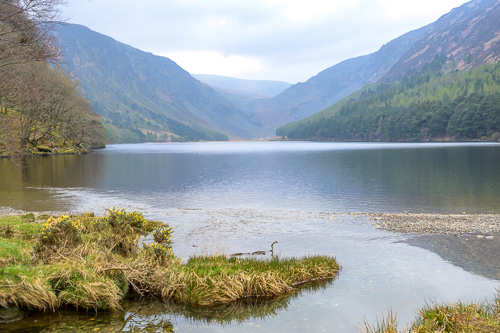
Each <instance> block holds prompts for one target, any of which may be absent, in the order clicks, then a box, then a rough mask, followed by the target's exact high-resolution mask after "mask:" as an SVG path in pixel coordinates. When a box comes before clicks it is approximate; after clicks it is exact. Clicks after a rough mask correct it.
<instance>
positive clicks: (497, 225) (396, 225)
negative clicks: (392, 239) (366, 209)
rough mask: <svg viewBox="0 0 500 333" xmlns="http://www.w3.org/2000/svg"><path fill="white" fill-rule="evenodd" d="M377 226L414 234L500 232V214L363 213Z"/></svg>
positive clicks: (485, 233) (486, 233) (362, 214)
mask: <svg viewBox="0 0 500 333" xmlns="http://www.w3.org/2000/svg"><path fill="white" fill-rule="evenodd" d="M356 215H361V216H367V217H368V218H369V219H370V220H371V221H373V224H374V225H375V227H376V228H378V229H382V230H387V231H393V232H399V233H414V234H443V235H460V234H480V235H483V234H484V235H486V236H485V237H488V235H490V234H500V214H452V215H447V214H401V213H398V214H394V213H391V214H388V213H359V214H356Z"/></svg>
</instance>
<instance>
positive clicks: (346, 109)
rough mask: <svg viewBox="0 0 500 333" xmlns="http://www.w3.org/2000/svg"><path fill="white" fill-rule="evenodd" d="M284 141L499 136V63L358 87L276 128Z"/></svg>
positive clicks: (450, 138)
mask: <svg viewBox="0 0 500 333" xmlns="http://www.w3.org/2000/svg"><path fill="white" fill-rule="evenodd" d="M277 134H278V135H281V136H286V137H288V138H289V139H307V140H350V141H430V140H443V139H447V140H491V141H499V140H500V63H496V64H484V65H481V66H479V67H476V68H475V69H473V70H470V71H466V70H461V71H460V70H447V71H438V72H436V73H434V72H433V71H432V69H431V68H429V69H428V70H426V71H424V72H420V73H415V74H413V75H412V76H407V77H405V78H404V79H402V80H400V81H397V82H394V83H379V84H377V85H371V86H367V87H365V88H363V89H362V90H361V91H359V92H357V93H355V94H353V95H351V96H349V97H346V98H345V99H344V100H342V101H340V102H338V103H337V104H335V105H333V106H332V107H330V108H328V109H326V110H324V111H321V112H319V113H317V114H314V115H312V116H310V117H307V118H306V119H302V120H299V121H296V122H294V123H290V124H287V125H285V126H282V127H280V128H279V129H278V130H277Z"/></svg>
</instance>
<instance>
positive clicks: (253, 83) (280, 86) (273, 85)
mask: <svg viewBox="0 0 500 333" xmlns="http://www.w3.org/2000/svg"><path fill="white" fill-rule="evenodd" d="M192 76H193V77H194V78H195V79H197V80H199V81H201V82H203V83H205V84H207V85H209V86H210V87H212V88H214V89H215V90H217V91H219V92H226V93H230V94H234V95H238V96H245V97H250V98H255V99H258V98H271V97H274V96H276V95H278V94H279V93H281V92H283V91H284V90H285V89H288V88H290V87H291V84H290V83H287V82H282V81H269V80H243V79H236V78H232V77H227V76H220V75H210V74H192Z"/></svg>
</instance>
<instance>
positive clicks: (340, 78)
mask: <svg viewBox="0 0 500 333" xmlns="http://www.w3.org/2000/svg"><path fill="white" fill-rule="evenodd" d="M499 6H500V3H499V1H498V0H476V1H471V2H469V3H467V4H464V5H462V6H461V7H459V8H456V9H454V10H452V11H451V12H450V13H448V14H446V15H444V16H442V17H441V18H440V19H439V20H438V21H436V22H434V23H432V24H429V25H427V26H425V27H422V28H420V29H417V30H414V31H411V32H409V33H407V34H404V35H402V36H401V37H399V38H397V39H395V40H393V41H391V42H389V43H387V44H386V45H384V46H383V47H382V48H381V49H380V50H379V51H377V52H375V53H372V54H369V55H365V56H361V57H358V58H353V59H349V60H346V61H343V62H341V63H339V64H337V65H335V66H333V67H330V68H328V69H326V70H324V71H322V72H321V73H319V74H318V75H316V76H314V77H312V78H310V79H309V80H308V81H307V82H304V83H299V84H297V85H294V86H292V87H290V88H289V89H287V90H285V91H284V92H282V93H281V94H279V95H277V96H275V97H273V98H271V99H267V100H260V101H257V102H256V103H254V104H253V112H254V113H255V117H256V118H257V119H259V120H260V121H261V122H262V123H263V124H264V125H265V126H266V127H267V128H268V129H271V128H273V127H279V126H281V125H283V124H285V123H288V122H291V121H295V120H298V119H302V118H305V117H307V116H309V115H311V114H314V113H315V112H318V111H321V110H323V109H325V108H327V107H329V106H331V105H332V104H334V103H335V102H338V101H339V100H341V99H342V98H344V97H346V96H348V95H350V94H351V93H353V92H355V91H357V90H358V89H361V88H362V87H363V86H365V85H366V84H373V83H376V82H381V81H384V82H391V81H394V80H396V79H400V78H401V77H403V76H404V75H406V74H407V73H411V71H419V70H421V69H423V68H424V66H425V65H426V64H428V65H430V64H432V63H433V62H434V61H435V60H438V61H436V62H435V64H436V63H437V64H438V65H439V66H443V65H444V64H443V63H441V62H440V61H439V60H440V59H442V58H446V62H449V63H452V64H451V65H455V66H456V68H457V69H462V68H463V69H470V68H474V67H475V66H477V65H480V64H482V63H491V62H496V61H498V54H499V53H498V48H499V47H500V46H499V42H500V29H499V24H500V18H499Z"/></svg>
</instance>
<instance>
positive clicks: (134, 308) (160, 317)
mask: <svg viewBox="0 0 500 333" xmlns="http://www.w3.org/2000/svg"><path fill="white" fill-rule="evenodd" d="M329 284H331V281H330V282H320V283H314V284H310V285H309V286H306V287H303V288H302V289H301V290H300V291H297V292H295V293H292V294H290V295H288V296H280V297H275V298H247V299H243V300H241V301H238V302H235V303H233V304H229V305H219V306H210V307H193V306H189V305H182V304H173V303H163V302H160V301H158V300H155V299H138V300H128V301H126V302H124V304H123V311H117V312H100V313H78V312H75V311H58V312H56V313H53V314H50V313H46V314H36V315H33V316H30V317H29V318H26V319H25V320H23V321H20V322H16V323H13V324H9V325H0V330H1V331H2V332H45V333H48V332H85V331H99V332H117V331H124V332H144V331H147V332H174V328H175V325H174V324H173V323H174V322H176V319H177V318H179V317H181V318H183V320H186V321H188V322H191V323H194V324H197V325H208V326H210V325H211V324H217V325H231V324H241V323H244V322H246V321H248V320H250V319H257V320H264V319H266V318H267V317H273V316H276V315H277V314H278V312H280V311H286V309H287V307H288V305H289V303H290V300H291V299H293V298H296V297H298V296H299V295H301V294H303V293H304V292H314V291H318V290H321V289H324V288H325V287H326V286H328V285H329Z"/></svg>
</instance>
